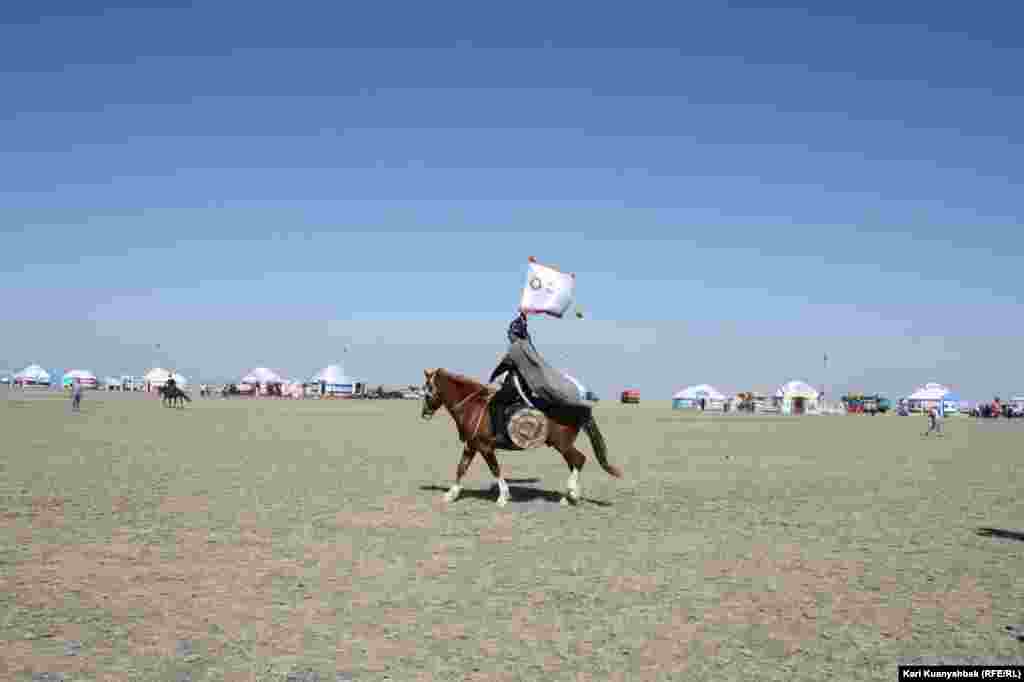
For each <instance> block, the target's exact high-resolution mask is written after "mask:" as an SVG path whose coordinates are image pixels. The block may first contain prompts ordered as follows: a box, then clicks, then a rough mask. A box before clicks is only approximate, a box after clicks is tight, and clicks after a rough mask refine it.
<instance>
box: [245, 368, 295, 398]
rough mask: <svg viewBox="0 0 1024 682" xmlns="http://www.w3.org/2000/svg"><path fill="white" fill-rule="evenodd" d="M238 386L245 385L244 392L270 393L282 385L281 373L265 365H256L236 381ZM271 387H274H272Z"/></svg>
mask: <svg viewBox="0 0 1024 682" xmlns="http://www.w3.org/2000/svg"><path fill="white" fill-rule="evenodd" d="M238 383H239V384H240V386H247V387H248V388H247V389H246V390H245V391H244V392H246V393H248V392H252V393H253V395H259V394H260V393H262V394H263V395H270V394H272V393H273V392H274V391H275V390H276V389H277V388H278V387H283V385H284V379H282V378H281V375H280V374H278V373H277V372H275V371H274V370H272V369H267V368H266V367H257V368H256V369H254V370H252V371H251V372H249V373H248V374H246V375H245V376H244V377H242V380H241V381H239V382H238ZM271 387H274V388H273V389H272V388H271Z"/></svg>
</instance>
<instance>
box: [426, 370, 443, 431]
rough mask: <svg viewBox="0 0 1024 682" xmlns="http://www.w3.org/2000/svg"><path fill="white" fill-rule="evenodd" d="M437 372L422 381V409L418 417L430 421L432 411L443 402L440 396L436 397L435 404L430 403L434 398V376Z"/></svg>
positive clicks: (438, 408)
mask: <svg viewBox="0 0 1024 682" xmlns="http://www.w3.org/2000/svg"><path fill="white" fill-rule="evenodd" d="M436 374H437V373H436V372H434V373H433V374H431V375H430V376H429V377H428V378H427V380H426V381H425V382H424V383H423V411H422V412H420V419H422V420H423V421H430V420H431V419H433V418H434V413H435V412H437V411H438V410H440V409H441V406H442V405H443V404H444V403H443V401H442V400H441V399H440V397H437V404H436V405H432V404H431V403H432V402H433V401H434V400H435V396H436V394H437V386H436V385H435V384H434V376H435V375H436Z"/></svg>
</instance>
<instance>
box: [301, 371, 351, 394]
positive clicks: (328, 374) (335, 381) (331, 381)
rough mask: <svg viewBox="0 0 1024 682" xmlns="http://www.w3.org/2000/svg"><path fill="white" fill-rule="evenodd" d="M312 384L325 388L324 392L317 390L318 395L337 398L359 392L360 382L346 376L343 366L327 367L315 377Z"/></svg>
mask: <svg viewBox="0 0 1024 682" xmlns="http://www.w3.org/2000/svg"><path fill="white" fill-rule="evenodd" d="M310 383H313V384H319V385H320V386H322V387H323V392H322V393H321V391H320V389H319V388H317V389H316V393H317V394H321V395H336V396H351V395H354V394H355V393H356V392H357V390H356V389H357V386H358V382H357V381H356V380H355V379H353V378H351V377H349V376H348V375H346V374H345V370H344V369H342V367H341V365H327V366H326V367H324V368H323V369H322V370H320V371H319V372H317V373H316V374H314V375H313V378H312V379H311V381H310Z"/></svg>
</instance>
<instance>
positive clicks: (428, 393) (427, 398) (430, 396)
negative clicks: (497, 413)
mask: <svg viewBox="0 0 1024 682" xmlns="http://www.w3.org/2000/svg"><path fill="white" fill-rule="evenodd" d="M435 376H437V372H436V371H435V372H434V373H433V374H431V375H430V377H429V378H428V379H427V381H426V382H424V384H423V411H422V412H421V413H420V418H421V419H423V420H424V421H430V420H431V419H433V418H434V414H435V413H436V412H437V411H438V410H439V409H441V406H442V405H443V404H444V402H443V401H442V400H441V398H440V397H439V396H438V395H437V385H436V384H435V383H434V377H435ZM485 391H487V387H486V386H483V387H481V388H480V389H478V390H476V391H473V392H472V393H470V394H469V395H467V396H466V397H465V398H463V399H462V400H460V401H459V402H457V403H456V404H455V405H453V406H452V407H450V408H448V411H449V412H451V414H452V417H457V416H458V413H459V409H460V408H461V407H462V406H463V405H465V404H466V403H468V402H469V401H470V400H472V399H473V398H475V397H477V396H478V395H481V394H482V393H484V392H485ZM435 400H436V401H437V404H436V405H434V404H432V403H433V402H434V401H435ZM477 428H478V429H479V428H480V425H479V424H477Z"/></svg>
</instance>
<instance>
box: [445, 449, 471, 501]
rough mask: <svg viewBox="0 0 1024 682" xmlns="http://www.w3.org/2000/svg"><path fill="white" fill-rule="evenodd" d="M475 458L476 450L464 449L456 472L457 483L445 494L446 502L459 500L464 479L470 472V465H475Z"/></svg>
mask: <svg viewBox="0 0 1024 682" xmlns="http://www.w3.org/2000/svg"><path fill="white" fill-rule="evenodd" d="M475 456H476V450H474V449H473V448H471V447H470V446H469V445H467V446H466V447H464V448H463V449H462V459H460V460H459V466H458V468H456V470H455V483H454V484H453V485H452V487H451V488H449V489H448V492H446V493H445V494H444V501H445V502H454V501H455V500H457V499H459V493H461V492H462V477H463V476H465V475H466V472H467V471H469V465H470V464H472V463H473V457H475Z"/></svg>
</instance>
